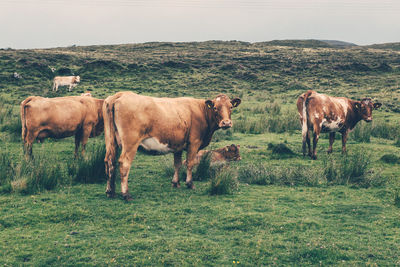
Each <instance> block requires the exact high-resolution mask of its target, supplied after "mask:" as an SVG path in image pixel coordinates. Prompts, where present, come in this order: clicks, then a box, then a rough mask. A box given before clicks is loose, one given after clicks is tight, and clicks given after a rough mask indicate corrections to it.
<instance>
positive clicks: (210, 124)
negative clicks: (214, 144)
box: [202, 105, 219, 147]
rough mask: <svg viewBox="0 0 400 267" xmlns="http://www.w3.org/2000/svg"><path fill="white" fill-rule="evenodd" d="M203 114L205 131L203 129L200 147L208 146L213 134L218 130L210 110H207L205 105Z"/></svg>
mask: <svg viewBox="0 0 400 267" xmlns="http://www.w3.org/2000/svg"><path fill="white" fill-rule="evenodd" d="M204 113H205V115H206V116H205V117H206V122H207V129H205V134H204V137H203V144H202V147H206V146H208V144H210V142H211V138H212V136H213V134H214V132H215V131H216V130H218V128H219V127H218V124H217V123H216V121H215V118H214V115H213V112H212V110H211V109H209V108H207V107H206V105H204Z"/></svg>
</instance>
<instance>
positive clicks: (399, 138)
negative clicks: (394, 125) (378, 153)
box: [394, 135, 400, 147]
mask: <svg viewBox="0 0 400 267" xmlns="http://www.w3.org/2000/svg"><path fill="white" fill-rule="evenodd" d="M394 145H395V146H398V147H400V135H399V136H397V138H396V141H395V142H394Z"/></svg>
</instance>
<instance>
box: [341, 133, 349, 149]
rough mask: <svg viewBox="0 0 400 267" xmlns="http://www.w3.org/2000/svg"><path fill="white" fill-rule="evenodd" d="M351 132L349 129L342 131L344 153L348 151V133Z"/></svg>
mask: <svg viewBox="0 0 400 267" xmlns="http://www.w3.org/2000/svg"><path fill="white" fill-rule="evenodd" d="M348 134H349V131H345V132H343V133H342V153H343V154H345V153H346V152H347V151H346V142H347V135H348Z"/></svg>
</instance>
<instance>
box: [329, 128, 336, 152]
mask: <svg viewBox="0 0 400 267" xmlns="http://www.w3.org/2000/svg"><path fill="white" fill-rule="evenodd" d="M333 142H335V132H331V133H329V148H328V154H330V153H332V145H333Z"/></svg>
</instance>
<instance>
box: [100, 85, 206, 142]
mask: <svg viewBox="0 0 400 267" xmlns="http://www.w3.org/2000/svg"><path fill="white" fill-rule="evenodd" d="M107 101H108V99H107V100H106V102H107ZM110 101H111V102H114V120H115V124H116V126H117V128H118V132H119V135H120V137H121V139H122V140H124V136H126V135H130V134H136V135H137V138H148V137H156V138H157V139H158V141H159V142H161V143H168V144H169V145H170V147H171V148H173V149H180V148H182V146H183V144H184V143H185V142H186V141H187V137H188V134H189V133H190V129H191V128H192V127H193V126H195V127H196V126H197V125H196V124H198V123H199V122H200V123H201V118H203V121H204V112H203V111H202V110H201V104H200V103H201V102H204V101H201V100H197V99H193V98H186V97H183V98H153V97H149V96H142V95H138V94H135V93H132V92H121V93H118V94H116V95H114V96H113V99H110Z"/></svg>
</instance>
